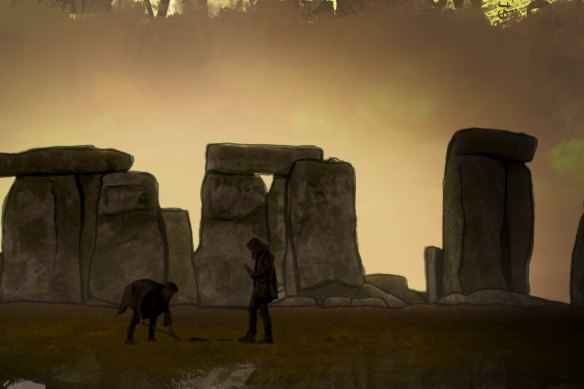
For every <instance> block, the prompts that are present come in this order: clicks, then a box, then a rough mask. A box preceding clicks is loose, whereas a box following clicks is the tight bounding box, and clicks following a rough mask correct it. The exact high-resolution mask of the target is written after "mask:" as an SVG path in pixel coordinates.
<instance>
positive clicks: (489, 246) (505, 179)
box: [431, 129, 537, 299]
mask: <svg viewBox="0 0 584 389" xmlns="http://www.w3.org/2000/svg"><path fill="white" fill-rule="evenodd" d="M536 146H537V139H536V138H533V137H531V136H528V135H525V134H516V133H511V132H508V131H499V130H486V129H469V130H463V131H461V132H457V133H456V134H455V135H454V137H453V139H452V140H451V142H450V145H449V150H448V155H447V163H446V171H445V176H444V219H443V243H444V256H443V271H442V287H443V293H440V291H437V295H438V296H440V295H443V294H444V295H445V294H450V293H456V292H461V293H463V294H466V295H468V294H470V293H472V292H474V291H477V290H480V289H489V288H491V289H506V290H511V291H517V292H522V293H527V292H529V281H528V279H529V274H528V273H529V272H528V266H529V260H530V257H531V252H532V248H533V196H532V185H531V175H530V172H529V169H527V167H526V166H525V165H524V164H523V163H522V162H525V161H529V160H531V159H532V158H533V154H534V152H535V148H536ZM432 293H433V292H432ZM431 299H433V297H431Z"/></svg>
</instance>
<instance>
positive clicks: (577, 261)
mask: <svg viewBox="0 0 584 389" xmlns="http://www.w3.org/2000/svg"><path fill="white" fill-rule="evenodd" d="M570 304H571V305H572V306H573V307H576V308H584V215H582V217H581V218H580V222H579V223H578V231H577V233H576V241H575V242H574V249H573V250H572V264H571V268H570Z"/></svg>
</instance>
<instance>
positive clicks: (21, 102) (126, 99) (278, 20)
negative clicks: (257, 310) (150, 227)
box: [0, 2, 584, 301]
mask: <svg viewBox="0 0 584 389" xmlns="http://www.w3.org/2000/svg"><path fill="white" fill-rule="evenodd" d="M568 5H570V6H571V5H573V4H572V3H568V4H567V6H568ZM550 12H551V11H550ZM554 12H555V11H554ZM566 15H567V16H566ZM291 19H292V18H291V17H288V16H283V15H272V16H271V17H269V18H263V19H253V20H251V19H247V20H232V21H231V22H226V21H211V22H210V21H207V20H203V19H192V18H174V19H171V20H168V21H167V23H159V24H157V25H154V26H152V25H150V24H149V23H148V22H147V21H144V20H141V19H140V18H137V17H125V18H120V17H115V18H113V17H111V18H110V17H102V18H95V19H90V20H86V21H81V22H72V21H70V20H68V19H67V18H66V17H63V16H62V15H60V14H57V13H44V12H43V13H41V12H32V11H30V10H28V11H27V12H22V11H18V12H9V10H8V9H7V8H6V6H5V4H4V3H1V2H0V52H1V53H2V55H1V56H0V86H1V88H0V134H1V139H2V142H1V145H2V146H1V147H0V151H3V152H18V151H23V150H26V149H29V148H33V147H44V146H53V145H79V144H93V145H95V146H97V147H108V148H110V147H111V148H116V149H119V150H122V151H125V152H128V153H131V154H132V155H134V157H135V164H134V167H133V170H138V171H147V172H150V173H152V174H154V175H155V176H156V177H157V179H158V182H159V185H160V203H161V205H162V206H163V207H180V208H184V209H187V210H188V211H189V212H190V215H191V220H192V222H193V228H194V230H195V237H194V241H195V245H196V244H197V243H198V233H197V231H198V225H199V219H200V207H201V203H200V187H201V183H202V179H203V174H204V162H205V161H204V153H205V146H206V144H208V143H215V142H236V143H268V144H287V145H316V146H320V147H322V148H323V149H324V151H325V158H328V157H337V158H339V159H342V160H345V161H348V162H350V163H352V164H353V166H354V167H355V170H356V174H357V217H358V240H359V249H360V253H361V256H362V259H363V263H364V265H365V268H366V270H367V273H392V274H401V275H404V276H406V277H407V278H408V281H409V284H410V287H412V288H415V289H421V290H423V289H425V280H424V270H423V269H424V260H423V250H424V246H427V245H436V246H441V245H442V243H441V241H442V238H441V218H442V179H443V173H444V162H445V155H446V147H447V145H448V142H449V140H450V138H451V136H452V134H453V133H454V132H455V131H456V130H458V129H461V128H467V127H475V126H476V127H486V128H500V129H507V130H511V131H518V132H526V133H529V134H531V135H534V136H536V137H538V139H539V148H538V151H537V153H536V156H535V159H534V161H533V162H532V163H530V164H529V167H530V168H531V171H532V175H533V181H534V186H535V193H534V196H535V204H536V210H535V211H536V221H535V223H536V224H535V234H536V235H535V249H534V255H533V258H532V262H531V267H530V280H531V286H532V294H534V295H538V296H542V297H547V298H551V299H558V300H563V301H568V296H569V295H568V293H569V267H570V255H571V250H572V246H573V244H574V239H575V233H576V227H577V223H578V220H579V218H580V216H581V214H582V203H583V199H584V169H583V166H584V111H583V110H582V107H583V106H584V87H583V86H584V76H583V74H582V70H580V69H582V68H583V66H582V65H583V64H582V62H578V61H581V60H582V58H583V57H584V54H583V53H582V50H583V49H582V48H580V49H579V48H578V46H577V45H578V44H580V45H582V46H584V45H583V43H582V42H583V41H582V38H583V37H584V33H583V32H582V23H581V22H580V24H579V25H578V24H577V20H576V19H574V16H573V12H570V11H569V10H568V11H565V10H564V12H557V13H554V14H553V18H551V20H552V21H553V22H546V21H549V20H550V18H548V19H544V18H543V17H542V18H540V19H541V20H543V21H542V22H541V23H540V24H537V25H536V24H527V23H526V24H524V25H523V26H522V27H521V28H517V29H514V30H512V29H507V30H496V29H493V28H491V27H490V26H488V25H484V24H480V23H476V22H465V21H463V20H459V19H460V18H447V17H441V16H439V15H433V14H429V13H425V14H419V13H412V12H409V11H406V10H402V11H377V12H374V13H364V14H361V15H358V16H355V17H350V18H343V19H337V20H321V21H319V22H318V23H312V24H308V23H304V24H299V23H293V22H290V20H291ZM558 23H564V24H563V25H562V24H560V25H561V27H560V28H558ZM528 27H529V28H531V29H532V32H528V30H529V28H528ZM565 37H570V39H569V40H567V38H565ZM578 39H580V41H578ZM568 41H569V42H568ZM578 42H580V43H578ZM578 50H580V51H578ZM6 53H8V55H6ZM0 181H1V183H0V184H1V185H2V187H1V188H0V189H2V192H1V193H0V195H2V196H5V193H6V191H7V190H8V187H9V185H10V184H11V182H12V180H11V179H1V180H0Z"/></svg>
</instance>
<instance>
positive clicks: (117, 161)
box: [0, 146, 134, 177]
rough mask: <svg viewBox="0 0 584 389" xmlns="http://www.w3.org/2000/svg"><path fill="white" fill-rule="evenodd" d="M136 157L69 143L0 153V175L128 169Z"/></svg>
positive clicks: (77, 172)
mask: <svg viewBox="0 0 584 389" xmlns="http://www.w3.org/2000/svg"><path fill="white" fill-rule="evenodd" d="M133 162H134V157H132V156H131V155H130V154H126V153H123V152H121V151H117V150H113V149H98V148H95V147H94V146H66V147H47V148H39V149H31V150H28V151H23V152H21V153H0V177H12V176H24V175H38V174H62V175H64V174H97V173H108V172H121V171H127V170H129V169H130V168H131V167H132V164H133Z"/></svg>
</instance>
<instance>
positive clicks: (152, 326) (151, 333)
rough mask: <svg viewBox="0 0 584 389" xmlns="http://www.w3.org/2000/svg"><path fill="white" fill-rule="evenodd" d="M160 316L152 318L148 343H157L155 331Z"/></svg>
mask: <svg viewBox="0 0 584 389" xmlns="http://www.w3.org/2000/svg"><path fill="white" fill-rule="evenodd" d="M157 318H158V316H152V317H151V318H150V324H149V326H148V341H149V342H155V341H156V338H155V337H154V330H155V329H156V319H157Z"/></svg>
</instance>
